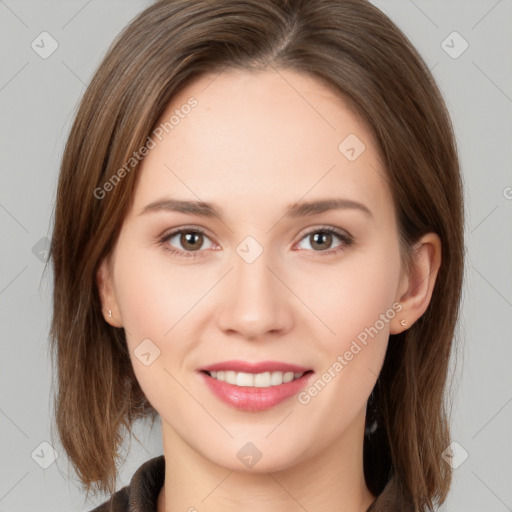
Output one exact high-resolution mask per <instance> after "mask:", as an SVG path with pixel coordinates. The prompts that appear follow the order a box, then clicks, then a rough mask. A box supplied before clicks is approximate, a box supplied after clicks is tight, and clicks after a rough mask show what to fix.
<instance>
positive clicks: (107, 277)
mask: <svg viewBox="0 0 512 512" xmlns="http://www.w3.org/2000/svg"><path fill="white" fill-rule="evenodd" d="M112 276H113V272H112V265H111V260H110V257H106V258H104V259H103V260H102V261H101V263H100V265H99V267H98V270H97V271H96V285H97V286H98V292H99V295H100V299H101V310H102V312H103V318H105V321H106V322H107V323H109V324H110V325H112V326H113V327H122V326H123V325H122V322H121V315H120V312H119V307H118V304H117V299H116V294H115V289H114V283H113V277H112ZM110 312H111V313H110Z"/></svg>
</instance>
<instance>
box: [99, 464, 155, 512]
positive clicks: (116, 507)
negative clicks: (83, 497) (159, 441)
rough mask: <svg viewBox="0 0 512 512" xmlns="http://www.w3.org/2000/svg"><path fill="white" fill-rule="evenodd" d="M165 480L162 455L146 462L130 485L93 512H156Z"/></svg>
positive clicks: (135, 474) (133, 477)
mask: <svg viewBox="0 0 512 512" xmlns="http://www.w3.org/2000/svg"><path fill="white" fill-rule="evenodd" d="M164 478H165V459H164V456H163V455H160V456H158V457H155V458H153V459H150V460H148V461H146V462H144V464H142V465H141V466H140V467H139V469H137V471H136V472H135V473H134V475H133V476H132V479H131V480H130V484H129V485H127V486H125V487H123V488H122V489H120V490H119V491H117V492H115V493H114V494H112V496H111V497H110V499H109V500H108V501H106V502H105V503H103V504H102V505H100V506H99V507H96V508H95V509H94V510H91V512H156V510H157V501H158V495H159V494H160V491H161V489H162V487H163V485H164Z"/></svg>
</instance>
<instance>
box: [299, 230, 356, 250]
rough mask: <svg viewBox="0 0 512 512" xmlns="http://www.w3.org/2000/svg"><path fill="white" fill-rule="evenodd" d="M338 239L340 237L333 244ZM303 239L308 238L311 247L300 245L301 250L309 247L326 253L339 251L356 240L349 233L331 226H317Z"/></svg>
mask: <svg viewBox="0 0 512 512" xmlns="http://www.w3.org/2000/svg"><path fill="white" fill-rule="evenodd" d="M336 239H338V240H339V242H338V243H337V244H336V245H334V246H333V244H335V243H336ZM302 240H307V241H308V242H309V247H299V248H300V249H301V250H303V249H309V250H312V251H313V252H318V253H324V254H332V253H334V252H338V251H340V250H343V249H344V248H346V247H349V246H350V245H352V244H353V242H354V240H353V238H352V237H351V236H350V235H349V234H348V233H346V232H344V231H338V230H337V229H334V228H331V227H325V228H316V229H314V230H312V231H310V232H309V233H306V234H305V235H304V236H303V237H302Z"/></svg>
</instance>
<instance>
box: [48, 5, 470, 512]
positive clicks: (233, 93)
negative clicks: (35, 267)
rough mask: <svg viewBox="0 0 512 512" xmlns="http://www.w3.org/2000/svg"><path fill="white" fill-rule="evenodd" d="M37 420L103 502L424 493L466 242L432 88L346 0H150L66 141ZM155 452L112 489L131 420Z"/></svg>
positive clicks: (313, 506) (441, 418)
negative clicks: (51, 430) (46, 377)
mask: <svg viewBox="0 0 512 512" xmlns="http://www.w3.org/2000/svg"><path fill="white" fill-rule="evenodd" d="M51 258H52V262H53V266H54V290H55V291H54V316H53V323H52V347H53V348H54V351H55V358H56V364H57V368H58V390H57V395H56V424H57V428H58V431H59V435H60V437H61V440H62V444H63V446H64V448H65V449H66V451H67V453H68V456H69V458H70V460H71V462H72V463H73V465H74V467H75V469H76V470H77V473H78V475H79V477H80V479H81V481H82V483H83V484H84V487H85V489H86V490H87V492H89V491H90V490H92V489H97V490H101V491H107V492H110V493H112V494H113V495H112V497H111V498H110V499H109V500H107V501H106V502H105V503H104V504H103V505H101V506H100V507H98V508H97V509H96V510H97V511H106V510H116V511H118V510H119V511H121V510H123V511H124V510H130V511H132V510H133V511H134V510H144V511H158V512H162V511H164V510H166V511H167V512H169V511H174V510H211V511H216V510H225V511H227V510H235V509H240V508H243V509H244V510H253V509H254V510H261V508H262V506H265V508H266V509H267V510H269V511H272V510H279V511H283V510H298V509H305V510H308V511H316V510H335V509H336V510H337V509H340V510H351V511H352V510H353V511H398V510H404V511H405V510H428V509H431V508H432V507H434V506H436V505H437V504H440V503H442V502H443V501H444V499H445V497H446V495H447V492H448V490H449V485H450V478H451V471H450V467H449V466H448V465H447V464H446V463H445V462H444V461H443V459H442V457H441V454H442V452H443V451H444V450H445V449H446V448H447V446H448V445H449V444H450V440H449V425H448V421H447V417H446V413H445V404H444V391H445V382H446V379H447V368H448V360H449V356H450V351H451V345H452V338H453V334H454V329H455V325H456V320H457V315H458V309H459V299H460V288H461V282H462V268H463V208H462V191H461V182H460V175H459V164H458V159H457V153H456V147H455V143H454V137H453V133H452V127H451V123H450V120H449V116H448V113H447V110H446V108H445V105H444V102H443V99H442V97H441V95H440V93H439V90H438V88H437V86H436V85H435V83H434V81H433V78H432V76H431V74H430V72H429V71H428V68H427V67H426V66H425V64H424V63H423V61H422V59H421V58H420V56H419V55H418V54H417V52H416V51H415V50H414V48H413V47H412V46H411V44H410V43H409V41H408V40H407V39H406V38H405V36H404V35H403V34H402V33H401V32H400V30H399V29H398V28H397V27H396V26H395V25H394V24H393V23H392V22H391V21H390V20H389V19H388V18H387V17H386V16H385V15H384V14H383V13H381V12H380V11H379V10H378V9H377V8H375V7H374V6H372V5H371V4H370V3H368V2H366V1H361V0H347V1H345V0H318V1H315V2H312V1H306V0H302V1H301V0H299V1H285V0H257V1H256V0H246V1H224V2H208V1H206V0H198V1H196V0H194V1H191V0H161V1H159V2H157V3H155V4H154V5H152V6H151V7H149V8H148V9H146V10H145V11H144V12H142V13H141V14H140V15H139V16H138V17H137V18H136V19H135V20H134V21H133V22H132V23H131V24H130V25H129V26H128V27H127V28H126V29H125V30H124V31H123V32H122V34H121V35H120V36H119V37H118V38H117V40H116V41H115V42H114V44H113V46H112V48H111V49H110V51H109V52H108V54H107V56H106V57H105V59H104V61H103V62H102V64H101V66H100V67H99V69H98V71H97V72H96V74H95V76H94V78H93V80H92V82H91V84H90V86H89V87H88V89H87V91H86V93H85V95H84V98H83V100H82V103H81V105H80V108H79V110H78V113H77V116H76V120H75V122H74V125H73V127H72V130H71V133H70V136H69V140H68V143H67V146H66V150H65V153H64V157H63V162H62V168H61V174H60V180H59V187H58V194H57V204H56V211H55V226H54V232H53V239H52V245H51ZM145 417H149V418H152V419H153V420H154V419H155V418H156V417H160V418H161V421H162V440H163V447H164V454H163V456H161V457H157V458H155V459H152V460H150V461H148V462H146V463H145V464H144V465H143V466H141V467H140V468H139V470H138V471H137V472H136V473H135V475H134V477H133V479H132V480H131V482H130V485H129V486H127V487H125V488H123V489H122V490H119V491H117V492H114V491H115V481H116V460H117V458H118V451H119V448H120V446H121V444H122V441H123V436H124V434H125V433H126V432H129V430H130V427H131V425H132V424H133V421H134V420H135V419H137V418H145Z"/></svg>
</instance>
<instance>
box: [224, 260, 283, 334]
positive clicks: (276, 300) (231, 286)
mask: <svg viewBox="0 0 512 512" xmlns="http://www.w3.org/2000/svg"><path fill="white" fill-rule="evenodd" d="M233 262H234V268H233V270H232V271H231V272H230V273H229V276H227V279H225V280H224V281H225V282H224V284H223V288H222V290H221V293H222V298H221V299H220V300H221V301H222V305H221V308H220V311H219V314H218V317H217V318H218V320H217V321H218V327H219V328H220V329H221V330H222V331H223V332H224V333H225V334H229V335H231V336H233V335H235V334H237V335H238V336H239V337H241V338H245V339H247V340H260V339H264V338H266V337H268V336H270V335H272V336H278V335H282V334H284V333H286V332H288V331H289V330H290V329H291V328H292V325H293V314H292V300H293V293H292V292H291V291H290V290H289V289H288V288H287V286H286V285H285V283H286V278H285V276H283V275H280V274H281V272H280V271H279V270H278V269H276V268H274V267H276V265H273V264H272V262H271V261H270V258H269V257H268V255H267V252H266V251H263V253H262V254H261V255H260V256H259V257H258V258H257V259H256V260H255V261H253V262H252V263H248V262H247V261H245V260H244V259H243V258H242V257H240V256H239V255H238V254H237V253H234V255H233Z"/></svg>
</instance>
